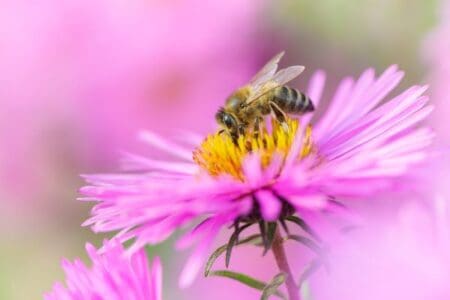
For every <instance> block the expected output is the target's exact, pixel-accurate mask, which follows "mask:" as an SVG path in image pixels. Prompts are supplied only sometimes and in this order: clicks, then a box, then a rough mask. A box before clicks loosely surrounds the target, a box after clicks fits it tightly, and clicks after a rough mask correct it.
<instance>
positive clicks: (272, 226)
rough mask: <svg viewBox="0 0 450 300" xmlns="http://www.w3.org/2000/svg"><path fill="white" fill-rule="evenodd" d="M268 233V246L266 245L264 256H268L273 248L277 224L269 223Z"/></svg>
mask: <svg viewBox="0 0 450 300" xmlns="http://www.w3.org/2000/svg"><path fill="white" fill-rule="evenodd" d="M266 229H267V231H266V236H267V237H266V242H267V244H266V245H264V252H263V256H264V255H266V254H267V252H268V251H269V250H270V248H271V247H272V243H273V239H274V238H275V231H276V230H277V223H276V222H269V223H267V228H266Z"/></svg>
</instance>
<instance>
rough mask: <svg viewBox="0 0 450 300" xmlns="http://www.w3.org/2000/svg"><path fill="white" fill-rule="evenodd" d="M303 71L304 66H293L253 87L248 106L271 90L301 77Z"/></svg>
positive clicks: (247, 102)
mask: <svg viewBox="0 0 450 300" xmlns="http://www.w3.org/2000/svg"><path fill="white" fill-rule="evenodd" d="M303 70H305V67H304V66H291V67H287V68H286V69H282V70H280V71H278V72H277V73H276V74H275V75H273V77H272V78H269V80H267V81H266V82H264V83H263V84H261V85H259V86H253V87H252V92H251V95H250V96H249V97H248V99H247V101H246V104H249V103H251V102H253V101H255V100H256V99H258V98H260V97H261V96H263V95H265V94H266V93H268V92H270V91H271V90H273V89H275V88H277V87H279V86H283V85H285V84H286V83H288V82H289V81H291V80H292V79H294V78H296V77H297V76H299V75H300V74H301V73H302V72H303Z"/></svg>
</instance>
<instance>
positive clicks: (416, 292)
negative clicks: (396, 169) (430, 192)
mask: <svg viewBox="0 0 450 300" xmlns="http://www.w3.org/2000/svg"><path fill="white" fill-rule="evenodd" d="M423 204H424V203H422V205H418V204H417V203H415V204H414V205H411V204H410V205H407V206H405V207H403V209H402V210H401V211H400V213H399V215H398V217H397V219H396V220H386V219H384V220H382V221H378V222H377V223H376V224H372V225H374V226H367V227H365V228H363V229H361V230H360V231H355V232H353V233H352V234H349V235H348V236H347V237H345V239H342V240H341V242H340V243H339V244H335V245H334V246H333V248H332V251H331V253H330V255H329V262H330V267H329V268H330V272H329V273H326V272H322V273H318V274H316V275H314V276H313V277H312V278H311V279H310V280H309V284H310V290H311V296H312V297H313V299H317V300H328V299H346V300H360V299H364V300H377V299H386V300H397V299H409V300H423V299H433V300H445V299H450V286H449V284H448V282H449V281H448V280H449V279H448V274H450V243H449V242H450V234H449V233H450V231H449V228H450V214H449V212H450V210H449V209H448V201H447V200H445V199H443V198H440V197H436V199H434V202H431V204H434V207H432V209H429V207H425V206H424V205H423Z"/></svg>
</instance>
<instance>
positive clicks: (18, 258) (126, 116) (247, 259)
mask: <svg viewBox="0 0 450 300" xmlns="http://www.w3.org/2000/svg"><path fill="white" fill-rule="evenodd" d="M444 2H446V1H443V2H442V3H439V4H438V3H436V1H419V0H413V1H406V0H393V1H381V2H379V3H378V2H377V3H374V2H372V1H357V0H351V1H344V0H324V1H320V2H319V3H315V2H299V3H297V2H294V1H289V0H282V1H270V0H265V1H263V0H250V1H245V2H243V1H239V0H231V1H200V0H193V1H182V0H170V1H156V0H131V1H125V0H112V1H106V0H96V1H87V0H80V1H76V0H64V1H57V0H42V1H39V2H36V1H31V2H30V1H23V0H18V1H12V0H0V28H1V29H0V138H1V140H2V147H1V148H0V197H1V200H0V225H1V226H0V299H35V298H38V297H40V295H41V294H42V292H43V291H46V290H48V289H49V288H50V287H51V285H52V282H53V281H54V280H56V279H59V278H62V271H61V270H60V268H59V261H60V259H61V258H62V257H68V258H73V257H77V256H81V257H83V258H85V254H84V244H85V241H91V242H93V243H96V244H97V245H98V244H99V242H100V241H101V240H102V239H103V238H104V236H95V235H94V234H92V233H91V232H90V231H89V230H88V229H85V228H81V227H80V224H81V223H82V222H83V221H84V220H85V219H86V216H87V214H88V210H89V206H88V205H87V204H84V203H79V202H77V201H76V200H75V199H76V197H77V196H78V192H77V190H78V188H79V187H80V186H81V185H82V181H81V179H80V178H79V174H81V173H93V172H106V171H114V170H118V167H119V164H118V158H119V156H120V155H119V153H120V151H123V150H126V151H137V152H142V151H144V150H143V149H140V147H139V143H138V142H137V141H136V139H135V133H136V131H137V130H139V129H141V128H148V129H151V130H154V131H157V132H159V133H162V134H164V135H169V136H173V137H175V138H176V137H177V136H179V133H180V131H184V130H195V131H197V132H199V133H201V134H204V133H207V132H209V131H210V130H212V129H214V126H215V124H214V118H213V116H214V112H215V110H216V109H217V107H218V106H219V105H221V104H222V103H223V101H224V99H225V98H226V96H227V95H228V94H229V93H230V92H231V91H232V90H233V89H234V88H236V87H238V86H239V85H241V84H243V83H245V82H246V81H247V80H248V79H249V78H250V77H251V76H252V75H253V73H254V72H255V71H256V70H257V69H258V68H259V67H260V66H261V64H262V63H264V62H265V61H266V60H267V58H269V57H271V56H272V55H273V54H274V53H276V52H278V51H280V50H286V53H287V54H286V59H285V61H284V62H283V64H284V65H288V64H290V63H300V64H303V65H305V66H306V67H307V71H306V72H305V75H304V76H302V77H300V78H299V79H298V80H296V81H295V84H296V86H298V87H300V88H302V87H304V85H305V82H306V79H305V78H308V77H309V75H310V74H312V72H313V71H314V70H315V69H317V68H322V69H324V70H326V71H327V74H328V81H329V82H331V84H330V91H332V90H333V88H334V87H333V84H335V83H336V82H337V81H338V80H339V79H340V78H341V77H343V76H346V75H355V76H356V75H358V74H359V73H360V72H361V71H362V70H363V69H365V68H366V67H369V66H373V67H375V68H376V69H377V70H378V71H380V70H382V69H384V68H385V67H386V66H388V65H390V64H392V63H397V64H399V65H400V67H401V68H403V69H405V70H406V72H407V73H406V77H405V80H404V81H403V84H404V86H406V85H410V84H412V83H425V82H429V83H430V85H431V87H430V90H431V94H432V96H433V97H434V98H433V101H434V102H435V103H436V104H437V105H438V109H436V113H435V114H434V115H433V117H432V120H431V124H432V125H433V126H434V128H435V129H436V131H437V132H438V134H439V139H440V142H441V144H442V145H445V146H446V147H447V146H449V143H450V140H449V139H450V136H449V131H448V122H447V113H448V112H449V111H450V106H449V104H448V103H450V102H449V101H447V100H450V99H449V97H450V96H449V95H450V93H449V92H450V91H449V84H448V80H450V79H449V78H450V59H449V57H448V54H447V53H448V52H449V51H448V50H450V23H449V22H448V20H449V19H450V18H449V17H450V5H449V3H446V4H445V3H444ZM355 24H357V25H355ZM330 91H329V92H330ZM144 153H145V152H144ZM443 174H444V175H443V176H444V177H442V182H443V183H442V184H441V185H439V184H438V185H437V186H444V185H445V183H444V182H446V180H447V179H448V176H449V174H450V173H449V172H444V173H443ZM442 193H443V195H444V199H445V195H447V191H445V190H443V191H442ZM448 196H449V197H450V193H448ZM432 199H434V197H430V201H432ZM405 210H408V211H409V208H405ZM398 211H400V212H401V213H399V214H398V215H401V218H403V217H402V216H403V215H404V214H405V213H403V211H404V210H402V209H399V210H398ZM392 215H393V216H390V218H393V219H390V220H389V222H387V221H386V224H391V223H392V224H398V223H399V222H400V221H398V220H397V217H398V216H397V209H396V210H395V212H394V213H392ZM401 218H400V220H401ZM413 219H414V218H413ZM416 222H419V221H415V219H414V220H413V221H412V223H414V224H416ZM414 224H413V225H414ZM448 224H450V223H448ZM386 226H388V225H386ZM389 226H390V225H389ZM392 226H393V228H397V227H395V226H397V225H395V226H394V225H392ZM398 226H400V225H398ZM408 228H409V227H408ZM398 230H399V231H400V230H403V229H398ZM408 230H409V229H408ZM420 234H422V232H421V233H420ZM420 236H421V235H419V237H420ZM225 238H226V234H225V233H224V239H225ZM381 239H383V237H381ZM222 242H223V241H218V242H217V243H218V245H219V244H221V243H222ZM372 243H373V241H364V244H365V245H369V246H371V245H372ZM171 245H172V240H170V241H168V242H167V243H166V244H165V245H162V246H160V247H157V248H156V249H154V250H152V251H154V252H155V253H158V254H161V255H162V256H163V262H164V264H165V266H166V267H167V271H166V273H165V295H166V297H165V298H166V299H174V298H176V299H194V298H195V299H197V298H198V297H199V295H200V296H201V295H203V294H204V293H206V292H205V290H206V289H211V288H212V287H213V288H214V289H213V290H214V294H215V295H214V299H229V298H230V297H231V296H233V295H234V296H235V295H240V296H241V297H243V298H248V299H257V297H258V293H257V292H255V291H252V290H248V289H247V288H241V287H240V286H239V285H237V284H235V283H231V284H230V286H229V287H228V285H227V284H228V282H225V283H224V281H223V280H221V279H199V280H198V282H197V283H196V285H194V287H192V288H191V289H189V290H188V291H187V292H186V291H179V290H177V289H176V288H174V287H176V282H177V280H176V276H177V275H178V272H179V271H178V267H179V261H181V260H182V255H184V254H181V256H180V255H177V257H176V258H175V257H173V256H171V255H173V252H172V251H169V247H170V246H171ZM340 247H341V248H338V249H346V248H345V247H347V244H345V243H343V244H342V245H341V246H340ZM242 249H243V250H242V251H240V250H239V251H236V252H238V253H237V254H236V256H235V257H234V258H233V260H234V261H235V265H236V266H239V268H238V269H240V270H248V271H249V272H250V273H252V274H255V275H258V274H264V275H263V276H262V279H268V278H270V275H271V274H272V273H273V272H272V271H273V270H272V268H273V261H272V258H271V257H268V258H267V259H262V258H261V259H259V258H258V259H255V260H253V259H254V258H255V257H258V253H259V250H255V249H247V248H242ZM425 250H426V251H428V250H429V249H425ZM425 250H424V251H425ZM290 251H291V252H292V253H293V255H294V256H296V257H302V258H301V259H300V258H299V259H298V261H296V262H295V265H296V266H297V265H298V268H300V266H301V265H302V263H303V262H304V260H305V256H307V254H306V252H305V251H304V250H301V248H298V249H297V248H295V247H293V248H292V249H291V250H290ZM374 251H378V250H377V249H375V250H374ZM385 251H388V252H389V253H390V249H387V250H386V249H379V252H378V253H380V255H384V254H385ZM430 251H431V250H430ZM432 251H437V250H435V248H433V249H432ZM415 254H417V253H415V252H414V253H411V255H415ZM425 254H426V255H429V253H428V252H426V253H425ZM417 255H419V258H420V255H422V253H418V254H417ZM383 257H384V256H383ZM419 258H417V259H419ZM387 261H388V262H389V260H387ZM353 263H359V262H358V261H356V262H353ZM260 270H264V271H263V272H262V271H260ZM446 270H447V271H448V270H449V269H448V268H447V269H446ZM265 275H267V276H266V277H267V278H264V276H265ZM347 275H348V276H354V274H350V275H349V274H343V277H342V278H346V277H345V276H347ZM319 279H320V280H322V277H321V276H320V278H319ZM24 286H26V288H23V287H24ZM323 292H326V291H325V290H324V291H323ZM207 293H208V294H211V293H212V292H209V291H208V292H207ZM317 299H321V298H317ZM324 299H327V298H324ZM337 299H343V298H337ZM436 299H440V298H436Z"/></svg>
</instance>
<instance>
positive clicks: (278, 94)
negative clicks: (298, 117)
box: [273, 86, 314, 114]
mask: <svg viewBox="0 0 450 300" xmlns="http://www.w3.org/2000/svg"><path fill="white" fill-rule="evenodd" d="M273 102H275V103H276V104H277V105H278V106H279V107H280V108H281V109H282V110H283V111H285V112H287V113H291V114H300V113H305V112H310V111H313V110H314V105H313V103H312V101H311V99H310V98H309V97H308V96H306V95H305V94H303V93H302V92H299V91H298V90H297V89H293V88H289V87H287V86H281V87H278V88H276V89H275V90H274V99H273Z"/></svg>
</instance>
